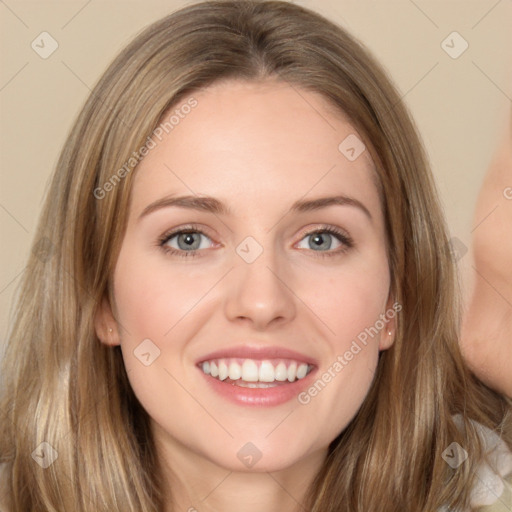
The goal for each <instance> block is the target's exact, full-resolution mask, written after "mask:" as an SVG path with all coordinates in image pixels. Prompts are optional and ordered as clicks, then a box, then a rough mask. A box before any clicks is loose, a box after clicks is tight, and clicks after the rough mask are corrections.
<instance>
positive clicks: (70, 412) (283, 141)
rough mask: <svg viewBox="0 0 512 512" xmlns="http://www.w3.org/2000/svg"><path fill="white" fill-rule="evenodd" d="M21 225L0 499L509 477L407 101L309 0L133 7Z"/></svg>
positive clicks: (291, 505)
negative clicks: (141, 12)
mask: <svg viewBox="0 0 512 512" xmlns="http://www.w3.org/2000/svg"><path fill="white" fill-rule="evenodd" d="M37 240H38V242H37V243H36V248H35V250H34V252H33V256H32V258H31V261H30V265H29V268H28V269H27V272H26V274H25V281H24V285H23V289H22V291H21V296H20V302H19V307H18V316H17V318H16V319H15V323H14V328H13V332H12V334H11V337H10V340H9V346H8V349H7V355H6V359H5V369H4V371H5V374H6V385H5V389H4V391H3V397H2V402H1V403H2V404H3V410H5V411H7V421H6V422H5V429H4V431H5V433H4V434H3V435H2V437H1V441H0V453H1V454H2V460H3V461H4V462H5V468H6V469H5V475H6V477H5V479H6V480H5V481H6V489H7V491H6V495H7V497H8V500H7V503H8V505H7V507H9V508H8V509H10V510H34V511H35V510H41V511H43V510H55V509H56V510H74V511H79V510H80V511H89V510H90V511H92V510H94V511H98V510H102V511H107V510H108V511H112V510H123V511H164V512H170V511H176V510H189V511H193V510H223V511H228V512H229V511H230V510H235V509H237V510H238V509H240V508H241V507H242V506H243V509H244V510H245V511H249V512H251V511H252V510H268V511H273V510H278V509H279V510H290V511H292V510H304V509H305V510H311V511H315V512H316V511H326V510H329V511H331V510H332V511H363V510H365V511H371V510H375V511H376V510H379V511H383V510H385V511H395V510H396V511H403V510H414V511H425V512H427V511H428V512H431V511H433V510H443V509H444V510H447V507H450V509H451V510H470V507H471V508H472V509H475V508H476V507H477V506H480V505H485V504H488V502H490V500H491V498H494V502H496V501H498V499H500V500H505V499H507V498H506V493H505V488H504V486H505V482H506V481H505V480H504V479H502V478H501V477H502V476H503V477H506V476H507V475H506V473H507V472H508V471H509V469H510V470H512V468H508V466H507V467H503V464H502V462H503V461H505V462H507V461H508V459H507V457H508V456H509V454H510V452H509V447H510V445H511V444H512V429H511V423H510V422H511V420H510V402H509V401H508V400H507V399H506V398H505V397H503V396H501V395H499V394H497V393H496V392H494V391H492V390H491V389H489V388H488V387H487V386H486V385H484V384H483V383H481V382H480V381H478V380H477V379H476V378H475V377H474V376H473V375H472V374H471V373H470V372H469V371H468V369H467V368H466V366H465V365H464V363H463V360H462V358H461V355H460V351H459V348H458V318H459V316H458V315H459V313H458V296H457V294H456V291H455V279H454V267H453V261H452V260H451V256H450V251H449V245H448V240H447V236H446V230H445V224H444V220H443V218H442V215H441V212H440V207H439V203H438V199H437V196H436V193H435V190H434V185H433V181H432V176H431V174H430V172H429V170H428V168H427V164H426V162H425V156H424V153H423V150H422V147H421V144H420V141H419V139H418V136H417V134H416V131H415V128H414V125H413V123H412V121H411V119H410V117H409V115H408V113H407V111H406V109H405V107H404V105H403V104H402V103H401V101H400V97H399V96H398V94H397V92H396V91H395V89H394V88H393V86H392V85H391V83H390V81H389V79H388V78H387V77H386V75H385V74H384V72H383V71H382V70H381V68H380V66H379V65H378V64H377V63H376V62H375V61H374V60H373V59H372V58H371V57H370V56H369V55H368V53H367V52H366V50H364V49H363V48H362V47H361V46H360V45H359V43H357V42H356V41H355V40H354V39H353V38H352V37H351V36H349V35H348V34H347V33H346V32H345V31H344V30H342V29H340V28H339V27H337V26H335V25H333V24H332V23H330V22H329V21H327V20H326V19H324V18H322V17H321V16H319V15H317V14H314V13H313V12H311V11H308V10H306V9H304V8H301V7H298V6H295V5H293V4H291V3H286V2H252V1H250V2H245V1H244V2H231V1H226V2H223V1H219V2H205V3H199V4H195V5H191V6H188V7H186V8H184V9H182V10H180V11H178V12H176V13H174V14H172V15H171V16H169V17H167V18H164V19H162V20H160V21H158V22H157V23H155V24H153V25H152V26H150V27H148V28H147V29H146V30H145V31H144V32H143V33H142V34H140V35H139V36H138V37H137V38H136V39H135V40H134V41H133V42H132V43H131V44H130V45H128V47H127V48H125V49H124V50H123V51H122V52H121V54H120V55H119V56H118V57H117V58H116V59H115V60H114V62H113V63H112V64H111V66H110V67H109V68H108V70H107V71H106V73H105V74H104V75H103V77H102V78H101V79H100V81H99V83H98V84H97V86H96V87H95V89H94V90H93V92H92V94H91V96H90V98H89V99H88V101H87V103H86V105H85V106H84V108H83V110H82V112H81V113H80V115H79V117H78V119H77V121H76V123H75V125H74V127H73V130H72V131H71V133H70V136H69V139H68V141H67V143H66V144H65V147H64V150H63V152H62V155H61V158H60V159H59V162H58V165H57V169H56V173H55V177H54V179H53V182H52V186H51V188H50V191H49V195H48V198H47V201H46V204H45V207H44V210H43V214H42V217H41V222H40V227H39V231H38V237H37ZM189 249H191V250H189ZM317 249H320V250H317ZM324 249H326V250H324ZM490 441H492V446H491V445H490V444H489V442H490ZM507 445H508V446H507ZM491 448H492V450H491ZM486 452H490V454H489V456H488V457H487V459H486V460H484V456H485V454H486ZM29 455H30V456H29ZM496 456H499V457H500V458H499V460H498V461H497V460H496ZM498 466H499V467H498ZM487 469H489V471H490V475H491V476H490V478H491V480H488V481H491V482H499V483H500V484H502V485H503V488H502V489H501V492H500V493H499V495H498V494H497V492H498V491H497V490H496V494H497V495H496V496H494V497H493V496H491V497H489V495H488V494H487V495H485V496H484V494H485V493H481V492H480V491H481V488H479V487H478V485H479V483H482V482H487V480H485V481H484V480H482V478H483V476H485V475H487V473H485V474H484V473H482V471H487ZM482 475H483V476H482ZM496 478H497V479H498V480H496ZM496 489H497V487H496ZM475 490H476V492H475ZM484 490H485V489H484ZM499 503H501V501H500V502H499ZM499 503H498V504H499ZM503 503H507V502H506V501H503ZM507 506H508V505H507ZM443 507H444V508H443Z"/></svg>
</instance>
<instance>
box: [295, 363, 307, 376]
mask: <svg viewBox="0 0 512 512" xmlns="http://www.w3.org/2000/svg"><path fill="white" fill-rule="evenodd" d="M307 373H308V365H307V364H301V365H300V366H299V367H298V368H297V379H303V378H304V377H305V376H306V374H307Z"/></svg>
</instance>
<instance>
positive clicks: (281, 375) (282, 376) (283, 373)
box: [275, 363, 288, 382]
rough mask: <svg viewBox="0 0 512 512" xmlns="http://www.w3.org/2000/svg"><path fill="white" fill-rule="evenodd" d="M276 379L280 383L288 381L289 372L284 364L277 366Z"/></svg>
mask: <svg viewBox="0 0 512 512" xmlns="http://www.w3.org/2000/svg"><path fill="white" fill-rule="evenodd" d="M275 378H276V380H278V381H280V382H284V381H285V380H286V379H288V370H287V369H286V365H285V364H284V363H279V364H278V365H277V366H276V371H275Z"/></svg>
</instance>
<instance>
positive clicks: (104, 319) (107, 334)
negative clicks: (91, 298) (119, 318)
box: [94, 297, 120, 346]
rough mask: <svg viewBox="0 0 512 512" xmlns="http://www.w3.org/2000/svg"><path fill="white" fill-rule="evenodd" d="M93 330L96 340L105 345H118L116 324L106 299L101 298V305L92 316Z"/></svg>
mask: <svg viewBox="0 0 512 512" xmlns="http://www.w3.org/2000/svg"><path fill="white" fill-rule="evenodd" d="M94 330H95V332H96V336H97V337H98V339H99V340H100V341H101V342H102V343H104V344H105V345H109V346H116V345H119V344H120V342H119V333H118V329H117V322H116V320H115V318H114V315H113V314H112V308H111V307H110V304H109V301H108V299H107V298H106V297H103V299H102V301H101V305H100V306H99V307H98V309H97V310H96V313H95V315H94Z"/></svg>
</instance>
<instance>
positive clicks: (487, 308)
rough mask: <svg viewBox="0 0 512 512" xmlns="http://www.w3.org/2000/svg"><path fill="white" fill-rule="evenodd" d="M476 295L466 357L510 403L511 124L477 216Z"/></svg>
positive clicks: (466, 328) (465, 336)
mask: <svg viewBox="0 0 512 512" xmlns="http://www.w3.org/2000/svg"><path fill="white" fill-rule="evenodd" d="M475 225H477V228H476V229H475V230H474V232H473V253H474V259H475V265H474V271H475V275H474V281H475V284H474V289H473V292H472V296H471V298H470V301H469V304H468V307H467V311H466V315H465V319H464V323H463V331H462V351H463V353H464V356H465V358H466V360H467V361H468V363H469V365H470V366H471V368H472V369H473V371H474V372H475V373H476V375H477V376H478V377H479V378H480V379H482V380H483V381H484V382H486V383H487V384H488V385H489V386H491V387H493V388H495V389H497V390H498V391H501V392H502V393H504V394H506V395H508V396H509V397H512V371H511V368H510V364H511V362H512V335H511V333H512V265H511V263H512V236H511V235H512V119H510V118H509V123H508V124H507V127H506V130H505V133H504V136H503V138H502V140H501V143H500V145H499V147H498V150H497V151H496V154H495V156H494V158H493V160H492V162H491V164H490V166H489V169H488V171H487V175H486V177H485V180H484V182H483V185H482V189H481V191H480V195H479V197H478V202H477V206H476V211H475Z"/></svg>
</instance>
